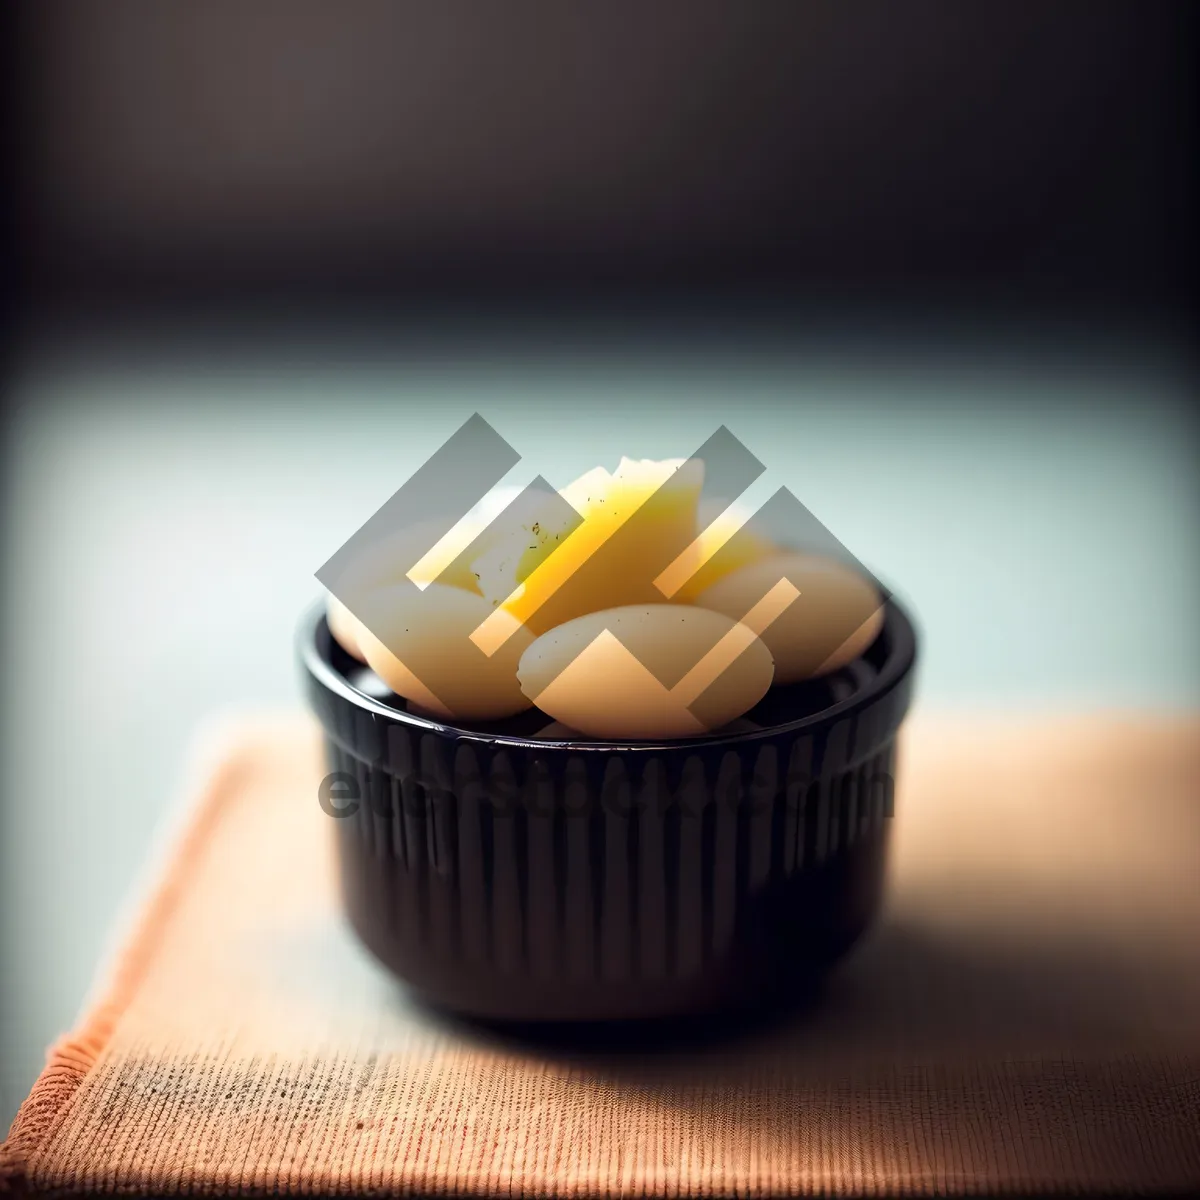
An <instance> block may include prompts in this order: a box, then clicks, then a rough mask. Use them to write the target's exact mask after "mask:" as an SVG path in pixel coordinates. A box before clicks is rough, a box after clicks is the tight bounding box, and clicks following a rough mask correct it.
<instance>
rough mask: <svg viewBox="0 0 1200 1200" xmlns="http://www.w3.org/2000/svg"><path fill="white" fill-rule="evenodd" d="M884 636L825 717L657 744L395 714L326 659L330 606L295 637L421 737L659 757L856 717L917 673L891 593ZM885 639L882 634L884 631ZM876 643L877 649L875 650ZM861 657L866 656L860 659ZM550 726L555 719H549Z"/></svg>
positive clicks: (320, 606)
mask: <svg viewBox="0 0 1200 1200" xmlns="http://www.w3.org/2000/svg"><path fill="white" fill-rule="evenodd" d="M883 608H884V625H883V630H884V631H886V632H888V633H889V634H890V635H891V637H892V640H893V645H892V648H891V651H890V653H889V654H888V657H887V660H886V661H885V662H884V664H883V666H882V667H880V669H879V671H878V674H877V675H876V676H875V678H874V679H873V680H872V681H871V682H870V684H869V685H868V686H867V687H865V688H863V689H862V690H861V691H856V692H855V693H854V694H853V695H851V696H847V697H846V698H845V699H844V700H839V701H837V702H835V703H834V704H831V705H830V706H829V707H828V708H824V709H821V711H820V712H816V713H809V714H808V715H807V716H804V717H797V718H796V719H795V720H794V721H785V722H783V723H782V724H779V725H766V726H763V727H762V728H761V729H754V730H746V731H744V732H741V733H726V734H720V735H716V736H713V735H704V736H701V737H694V738H678V739H675V740H670V741H667V740H658V741H638V742H634V741H625V742H621V741H616V742H614V741H597V740H594V739H590V738H589V739H587V740H585V741H574V740H572V739H569V738H534V737H528V736H526V737H521V736H518V735H516V734H511V733H494V732H488V731H484V730H478V729H465V728H460V727H459V726H457V725H447V724H445V723H443V722H440V721H436V720H433V719H431V718H428V717H421V716H418V715H416V714H415V713H409V712H404V711H402V710H400V709H397V708H393V707H392V706H391V705H389V704H385V703H384V702H383V701H381V700H377V699H376V698H375V697H373V696H369V695H368V694H367V693H366V692H363V691H360V690H359V689H358V688H356V687H355V686H354V685H353V684H352V683H351V682H350V681H349V680H348V679H347V678H346V677H345V676H344V675H343V674H342V673H341V672H340V671H339V670H337V668H336V667H334V665H333V664H332V662H330V661H329V660H328V658H327V657H326V656H325V655H324V654H322V652H321V649H320V642H319V633H320V631H321V628H322V626H325V627H326V635H327V637H328V639H329V641H330V642H332V641H333V635H332V634H331V633H329V632H328V627H327V625H326V612H327V601H326V600H324V599H322V600H317V601H314V602H313V604H312V605H310V606H309V608H308V609H306V610H305V613H304V615H303V617H302V618H301V620H300V623H299V626H298V628H297V632H296V649H297V654H298V657H299V659H300V663H301V666H302V667H303V669H304V670H305V671H306V672H307V673H308V675H309V676H310V677H311V678H312V679H313V680H314V681H315V682H316V683H318V684H319V685H320V686H321V687H323V688H324V689H325V690H326V691H328V692H331V693H333V694H334V695H335V696H337V697H339V698H340V699H341V700H343V701H344V702H346V703H348V704H350V705H353V706H354V707H355V708H357V709H360V710H363V711H366V712H369V713H371V714H373V715H374V716H375V717H377V718H379V719H381V720H383V721H386V722H390V723H393V724H396V725H400V726H404V727H406V728H409V729H412V730H414V731H417V732H421V733H433V734H436V735H438V736H439V737H442V738H445V739H447V740H451V741H466V742H473V743H476V744H481V745H487V746H490V747H493V748H496V749H507V748H511V749H514V750H522V751H528V750H539V751H543V752H546V753H555V752H563V751H569V752H570V753H572V754H579V753H585V754H613V753H621V754H658V755H661V754H663V753H670V752H678V751H680V750H687V751H689V752H691V751H695V750H699V749H701V748H709V747H721V746H729V747H734V746H745V745H748V744H752V743H754V742H758V741H767V740H770V739H773V738H777V737H779V736H781V735H787V734H798V733H805V732H809V731H814V730H818V729H822V728H825V727H827V726H828V725H830V724H831V723H833V722H836V721H838V720H839V719H841V718H845V717H851V716H854V715H856V714H857V713H858V712H860V711H861V710H862V709H864V708H868V707H870V706H871V705H873V704H875V703H877V702H878V701H879V700H881V699H882V698H883V697H884V696H885V695H887V694H888V693H889V692H890V691H892V690H893V689H894V688H895V687H896V686H897V685H898V684H899V683H900V682H901V681H902V680H903V679H904V678H905V677H906V676H908V675H909V673H910V672H911V671H912V669H913V665H914V663H915V662H916V657H917V632H916V628H915V626H914V624H913V621H912V619H911V618H910V617H909V615H908V613H906V612H905V610H904V608H903V606H902V605H901V604H900V603H899V602H898V601H897V600H896V598H895V596H894V595H892V594H891V593H890V592H889V593H887V595H886V599H885V600H884V603H883ZM881 636H882V631H881ZM873 644H874V643H872V645H873ZM860 657H861V656H860ZM547 720H553V718H550V717H547Z"/></svg>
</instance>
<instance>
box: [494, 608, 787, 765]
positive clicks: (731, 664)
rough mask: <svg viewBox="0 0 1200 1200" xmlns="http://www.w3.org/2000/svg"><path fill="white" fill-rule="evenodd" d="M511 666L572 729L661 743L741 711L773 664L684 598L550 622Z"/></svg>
mask: <svg viewBox="0 0 1200 1200" xmlns="http://www.w3.org/2000/svg"><path fill="white" fill-rule="evenodd" d="M517 673H518V676H519V678H520V681H521V687H522V689H523V690H524V692H525V695H526V696H528V697H529V699H530V700H532V701H533V702H534V703H535V704H536V705H537V706H538V708H540V709H541V710H542V712H544V713H546V714H547V715H549V716H550V717H553V718H554V720H555V721H557V722H559V723H561V724H562V725H565V726H567V727H568V728H570V729H575V730H578V731H579V732H580V733H582V734H585V735H586V736H588V737H591V738H600V739H603V740H606V741H647V740H654V741H659V740H669V739H676V738H689V737H696V736H698V735H700V734H704V733H707V732H708V731H709V730H712V729H718V728H720V727H722V726H724V725H727V724H729V722H731V721H733V720H735V719H736V718H738V717H740V716H741V715H742V714H743V713H745V712H747V711H749V710H750V709H751V708H753V707H754V705H755V704H757V703H758V702H759V700H761V699H762V698H763V696H764V695H766V692H767V689H768V688H769V687H770V686H771V678H772V675H773V667H772V663H771V655H770V651H769V650H768V649H767V647H766V646H765V645H764V644H763V642H762V641H761V640H759V638H758V637H757V636H756V635H755V634H754V632H753V631H752V630H751V629H749V628H747V627H746V626H745V625H742V624H740V623H739V622H737V621H731V620H729V618H727V617H725V616H723V615H722V614H720V613H716V612H711V611H709V610H707V609H703V608H695V607H692V606H690V605H683V604H649V605H630V606H623V607H619V608H612V609H607V610H604V611H602V612H595V613H588V614H586V615H585V616H582V617H576V618H575V619H574V620H571V621H567V622H565V623H564V624H562V625H559V626H557V627H556V628H554V629H551V630H549V631H548V632H547V633H544V634H542V635H541V637H539V638H537V639H536V640H535V641H534V642H533V644H532V645H531V646H529V648H528V649H527V650H526V651H525V652H524V654H523V655H522V656H521V662H520V666H519V667H518V672H517ZM664 680H665V681H666V682H664Z"/></svg>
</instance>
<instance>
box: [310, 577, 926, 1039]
mask: <svg viewBox="0 0 1200 1200" xmlns="http://www.w3.org/2000/svg"><path fill="white" fill-rule="evenodd" d="M298 649H299V657H300V661H301V664H302V668H303V672H304V676H305V681H306V686H307V691H308V696H309V700H310V702H311V704H312V707H313V710H314V711H315V712H316V714H317V716H318V718H319V719H320V721H321V724H322V726H323V727H324V730H325V738H326V750H327V759H328V766H329V771H330V773H331V774H330V778H329V779H328V780H326V782H325V785H324V792H323V805H324V806H325V807H326V811H327V812H329V813H330V814H331V815H332V814H337V815H336V817H334V818H333V819H332V820H331V825H332V826H333V827H334V829H335V832H336V837H337V841H338V846H339V854H340V862H341V880H342V883H341V886H342V896H343V901H344V905H345V910H346V913H347V915H348V917H349V919H350V922H351V923H352V925H353V926H354V928H355V930H356V931H357V933H358V935H359V936H360V937H361V939H362V941H363V942H364V943H365V944H366V945H367V947H369V949H370V950H371V951H373V952H374V954H375V955H376V956H377V957H378V958H379V959H381V960H382V961H383V963H385V964H386V965H387V966H388V967H389V968H391V970H392V971H393V972H394V973H395V974H396V975H398V976H399V977H400V978H401V979H402V980H404V981H405V982H406V983H407V984H409V985H410V986H411V987H412V988H414V989H416V990H417V991H418V992H419V993H421V994H422V995H423V996H424V997H425V998H426V999H428V1000H431V1001H433V1002H434V1003H436V1004H439V1005H441V1006H443V1007H447V1008H450V1009H452V1010H456V1011H458V1012H461V1013H465V1014H470V1015H474V1016H477V1017H483V1018H490V1019H499V1020H516V1021H546V1020H608V1019H631V1018H654V1017H662V1016H670V1015H683V1014H685V1013H687V1014H691V1013H697V1012H702V1011H710V1010H713V1009H720V1008H726V1007H730V1006H737V1007H740V1006H742V1005H745V1004H747V1003H750V1004H753V1003H755V1002H756V1001H759V1000H762V999H765V998H767V997H777V996H778V995H779V994H780V992H781V991H786V990H787V989H789V988H792V987H793V986H796V985H797V984H800V983H802V982H803V983H807V982H809V981H810V980H811V979H812V977H813V976H814V975H815V974H819V973H820V972H821V971H822V970H823V969H824V968H825V967H827V966H828V965H829V964H830V963H832V962H833V961H834V960H835V959H837V958H838V957H839V956H840V955H842V954H843V953H844V952H845V951H846V950H847V949H848V948H849V947H850V946H851V945H852V943H853V942H854V941H855V940H856V939H857V938H858V936H859V935H860V934H861V933H862V932H863V930H864V929H866V928H867V926H868V925H869V924H870V923H871V921H872V919H873V918H874V916H875V914H876V912H877V911H878V909H879V906H880V902H881V899H882V893H883V886H884V879H885V867H886V860H887V846H888V841H889V834H890V829H891V825H892V820H891V818H892V813H893V798H894V789H893V776H894V772H895V763H896V752H895V737H896V732H897V729H898V728H899V726H900V723H901V721H902V720H903V718H904V716H905V714H906V712H907V710H908V706H909V700H910V697H911V692H912V680H913V668H914V663H915V658H916V638H915V635H914V631H913V627H912V625H911V623H910V621H909V619H908V618H907V616H906V615H905V614H904V612H903V611H902V610H901V608H900V607H899V605H897V604H896V603H895V601H894V600H889V601H888V602H887V608H886V620H885V623H884V627H883V630H882V632H881V633H880V635H879V637H878V638H877V639H876V641H875V643H874V644H873V645H872V646H871V647H870V648H869V649H868V650H867V651H866V653H865V654H863V655H862V656H861V657H860V658H859V659H857V660H856V661H854V662H853V663H851V664H850V665H849V666H847V667H845V668H844V669H842V670H840V671H838V672H837V673H835V674H833V675H830V676H828V677H826V678H824V679H822V680H819V681H814V682H812V683H807V684H802V685H796V686H792V687H787V688H773V689H772V690H771V691H770V692H769V693H768V695H767V697H766V698H765V699H764V700H763V701H762V702H761V703H760V704H759V705H758V706H757V708H755V709H754V710H753V711H752V712H750V713H748V714H747V717H748V718H749V720H750V721H752V722H754V723H755V724H757V725H759V726H760V727H761V728H759V729H756V730H753V731H749V732H740V733H737V734H725V735H723V736H716V735H713V736H709V737H706V738H699V739H693V740H688V741H680V742H668V743H659V744H653V743H629V744H611V743H598V742H568V741H552V740H541V739H539V738H538V737H537V736H536V734H537V731H538V730H539V729H541V728H542V727H544V726H545V725H547V724H548V723H549V720H548V718H546V717H544V716H542V715H541V714H538V713H537V712H536V711H535V712H531V713H529V714H526V717H525V718H524V719H522V718H518V719H516V720H515V721H509V722H506V723H505V724H504V726H503V728H502V729H501V727H495V728H483V727H480V728H475V729H470V730H468V729H456V728H450V727H448V726H444V725H439V724H437V723H434V722H431V721H429V720H426V719H423V718H421V717H418V716H415V715H412V714H410V713H408V712H407V711H406V710H405V703H404V701H403V700H401V699H400V698H399V697H396V696H391V695H389V694H386V693H384V692H382V691H381V690H380V689H381V685H380V684H379V682H378V680H376V679H375V677H374V676H373V675H372V674H371V673H370V672H369V671H367V670H366V669H365V668H363V667H362V666H360V664H358V663H357V662H355V661H354V660H353V659H352V658H351V657H350V656H348V655H347V654H346V653H345V652H344V651H343V650H342V649H341V647H340V646H338V645H337V643H336V642H335V641H334V640H333V638H332V637H331V636H330V633H329V629H328V627H327V625H326V622H325V616H324V607H323V606H318V607H317V608H314V609H313V610H312V611H311V612H309V613H308V614H307V615H306V616H305V618H304V620H303V622H302V623H301V626H300V629H299V634H298Z"/></svg>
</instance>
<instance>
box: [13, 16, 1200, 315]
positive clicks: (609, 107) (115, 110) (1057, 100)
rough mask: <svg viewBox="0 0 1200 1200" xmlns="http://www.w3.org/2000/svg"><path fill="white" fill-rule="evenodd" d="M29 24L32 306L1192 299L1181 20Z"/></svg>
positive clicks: (404, 19) (1162, 303)
mask: <svg viewBox="0 0 1200 1200" xmlns="http://www.w3.org/2000/svg"><path fill="white" fill-rule="evenodd" d="M14 7H15V6H14ZM14 19H16V20H17V21H18V24H19V28H18V30H17V32H18V37H17V39H16V40H15V41H14V43H13V44H14V45H15V46H16V47H17V54H18V59H17V62H16V64H15V65H16V68H17V71H16V74H15V76H14V80H15V83H16V88H17V100H18V105H17V107H16V109H15V110H14V111H15V112H16V114H17V121H16V125H15V132H16V134H17V157H16V164H17V175H16V179H17V184H18V187H17V190H16V192H15V193H14V195H15V199H16V202H17V204H18V206H19V212H18V216H19V221H18V224H17V230H18V243H17V248H18V252H19V263H20V266H21V275H20V279H21V281H22V284H23V290H22V292H21V297H22V301H23V304H24V307H25V310H26V312H30V313H32V312H35V311H36V312H43V311H48V310H51V309H61V308H69V309H72V310H75V311H81V312H83V313H85V314H88V313H91V314H93V315H96V314H104V313H111V312H113V311H117V310H119V309H120V308H121V307H122V306H131V307H134V308H138V307H141V308H149V309H151V310H153V311H156V312H160V313H161V312H171V311H174V310H175V308H176V307H177V306H188V307H190V306H192V305H195V304H201V305H204V304H209V305H211V306H212V308H211V311H214V312H226V313H227V312H229V311H231V310H232V309H233V308H235V307H237V306H239V305H244V306H252V307H263V308H267V309H269V308H271V307H272V306H273V305H275V304H276V303H278V304H280V305H282V306H291V307H300V308H304V309H308V308H316V309H321V308H326V307H330V306H336V305H337V304H340V303H341V302H343V301H347V302H358V301H366V302H372V303H373V302H375V301H381V300H386V301H393V300H402V301H403V300H413V299H417V300H419V301H421V302H429V301H432V300H433V299H435V298H436V299H441V298H446V299H449V300H456V299H461V298H468V299H479V298H483V299H484V300H491V299H502V300H503V301H504V302H505V303H515V302H518V301H524V300H527V299H531V298H532V299H536V298H538V297H542V296H554V297H556V298H561V297H562V295H563V294H564V293H569V294H570V295H571V296H572V297H583V296H587V295H603V296H617V297H629V296H632V295H637V296H638V297H639V298H642V299H645V298H647V297H648V298H650V299H655V298H658V297H664V298H669V297H671V296H676V297H678V296H681V295H706V296H716V297H718V298H719V297H720V296H722V295H737V294H745V293H746V292H748V291H752V292H756V293H758V292H762V293H764V294H770V295H773V296H776V297H787V298H788V299H789V300H796V301H799V302H801V303H809V304H812V305H815V306H823V305H831V306H836V305H843V306H848V307H849V308H850V309H853V308H855V307H856V306H870V307H872V308H875V307H882V308H884V309H891V308H894V309H896V310H898V311H900V310H905V309H909V308H911V307H912V306H914V305H919V306H930V307H932V308H935V309H937V308H945V309H950V310H961V309H962V308H963V307H964V306H966V307H968V308H969V307H972V306H978V307H981V308H982V307H989V306H996V305H999V306H1002V307H1004V308H1006V309H1010V310H1015V311H1019V312H1031V313H1041V312H1043V311H1044V312H1048V313H1052V314H1053V313H1059V312H1068V313H1069V312H1077V311H1082V310H1084V309H1086V310H1088V311H1092V310H1095V311H1103V312H1105V313H1108V314H1115V315H1117V316H1130V317H1134V318H1138V319H1141V318H1144V317H1151V318H1154V319H1157V317H1159V316H1162V315H1167V316H1171V315H1175V316H1177V315H1178V314H1179V313H1180V312H1181V311H1183V308H1182V306H1183V305H1184V303H1185V302H1186V301H1189V300H1190V297H1191V257H1192V250H1193V244H1192V236H1191V220H1192V218H1191V212H1192V209H1193V208H1194V207H1195V199H1196V197H1195V178H1194V170H1193V161H1194V159H1195V151H1196V140H1195V134H1194V120H1193V115H1194V114H1193V95H1192V89H1193V69H1192V66H1191V60H1192V54H1193V46H1192V32H1193V27H1194V25H1195V19H1194V18H1193V17H1192V15H1191V7H1190V6H1189V5H1188V4H1186V3H1171V2H1166V0H1164V2H1161V3H1136V2H1127V3H1112V2H1108V0H1086V2H1080V3H1076V2H1061V0H1060V2H1053V3H1045V4H1021V3H991V2H987V3H985V2H977V3H970V4H963V3H953V2H944V3H929V2H926V0H906V2H905V3H843V4H808V3H783V2H781V3H775V2H770V0H754V2H752V3H734V2H732V0H730V2H727V3H720V4H713V3H707V2H704V3H702V2H693V3H686V4H684V3H679V4H646V3H642V2H639V3H629V2H626V0H605V3H603V4H549V3H545V4H537V5H532V4H527V3H523V2H518V0H512V2H510V3H506V4H496V5H489V4H465V3H460V2H458V0H438V2H436V3H434V2H431V3H422V4H407V3H398V2H379V3H369V2H360V0H351V2H343V3H338V4H330V3H317V2H314V0H281V2H279V3H267V2H263V0H250V2H248V0H207V2H206V3H204V4H163V3H160V2H158V0H74V3H61V2H59V0H39V2H38V3H36V4H34V3H30V4H28V5H25V6H23V7H22V9H21V12H20V15H19V17H17V18H14Z"/></svg>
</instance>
